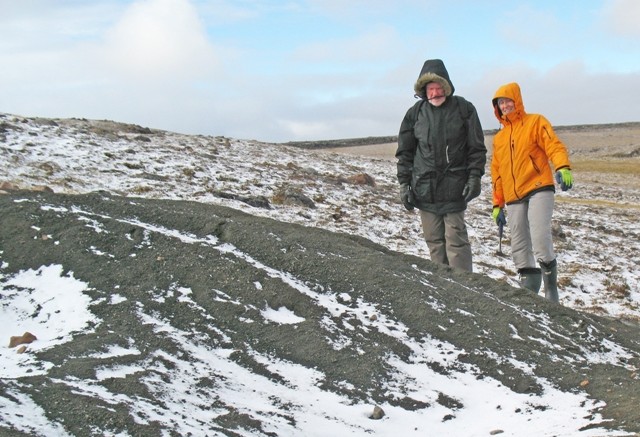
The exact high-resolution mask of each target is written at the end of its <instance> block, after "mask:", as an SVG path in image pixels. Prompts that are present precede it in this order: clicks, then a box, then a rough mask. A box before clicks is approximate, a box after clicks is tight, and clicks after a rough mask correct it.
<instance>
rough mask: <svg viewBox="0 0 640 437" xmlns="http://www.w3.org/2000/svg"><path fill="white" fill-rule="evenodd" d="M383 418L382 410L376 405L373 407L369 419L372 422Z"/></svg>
mask: <svg viewBox="0 0 640 437" xmlns="http://www.w3.org/2000/svg"><path fill="white" fill-rule="evenodd" d="M383 417H384V410H383V409H382V408H380V407H379V406H377V405H376V406H375V407H373V413H372V414H371V416H370V418H371V419H373V420H380V419H382V418H383Z"/></svg>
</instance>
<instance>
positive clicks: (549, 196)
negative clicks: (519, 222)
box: [528, 191, 556, 263]
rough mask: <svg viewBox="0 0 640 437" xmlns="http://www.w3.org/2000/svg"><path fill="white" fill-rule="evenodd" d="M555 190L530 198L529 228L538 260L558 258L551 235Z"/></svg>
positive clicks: (547, 260)
mask: <svg viewBox="0 0 640 437" xmlns="http://www.w3.org/2000/svg"><path fill="white" fill-rule="evenodd" d="M553 205H554V198H553V191H541V192H539V193H536V194H534V195H533V196H531V199H529V211H528V219H529V228H530V229H531V244H532V247H533V253H534V256H535V259H536V260H538V262H540V261H542V262H545V263H548V262H551V261H553V260H554V259H556V254H555V253H554V251H553V236H552V235H551V216H552V215H553Z"/></svg>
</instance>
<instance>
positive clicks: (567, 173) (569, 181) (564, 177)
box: [556, 167, 573, 191]
mask: <svg viewBox="0 0 640 437" xmlns="http://www.w3.org/2000/svg"><path fill="white" fill-rule="evenodd" d="M556 182H558V184H559V185H560V188H561V189H562V191H567V190H568V189H570V188H571V187H573V175H572V174H571V170H570V169H569V168H567V167H565V168H561V169H560V170H558V171H557V172H556Z"/></svg>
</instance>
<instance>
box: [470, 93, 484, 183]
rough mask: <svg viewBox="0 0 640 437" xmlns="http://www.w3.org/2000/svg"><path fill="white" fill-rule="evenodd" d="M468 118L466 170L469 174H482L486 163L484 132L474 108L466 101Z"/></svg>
mask: <svg viewBox="0 0 640 437" xmlns="http://www.w3.org/2000/svg"><path fill="white" fill-rule="evenodd" d="M467 105H468V111H469V119H468V132H467V150H468V155H467V170H468V171H469V174H473V173H475V174H476V175H478V176H482V175H483V174H484V170H485V166H486V164H487V147H486V146H485V144H484V132H483V131H482V125H481V124H480V119H479V118H478V112H477V111H476V108H475V107H474V106H473V104H471V103H470V102H467Z"/></svg>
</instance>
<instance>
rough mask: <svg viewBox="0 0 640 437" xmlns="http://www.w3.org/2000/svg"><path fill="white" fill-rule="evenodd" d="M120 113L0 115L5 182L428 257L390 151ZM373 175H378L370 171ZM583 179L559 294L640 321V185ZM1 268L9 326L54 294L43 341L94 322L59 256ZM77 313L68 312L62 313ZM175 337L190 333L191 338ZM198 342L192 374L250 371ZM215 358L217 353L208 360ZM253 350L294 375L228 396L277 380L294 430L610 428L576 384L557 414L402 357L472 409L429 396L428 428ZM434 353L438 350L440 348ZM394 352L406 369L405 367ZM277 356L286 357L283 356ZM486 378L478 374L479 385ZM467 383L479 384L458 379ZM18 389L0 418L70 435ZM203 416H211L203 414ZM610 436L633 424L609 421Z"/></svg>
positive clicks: (258, 381)
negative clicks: (169, 206)
mask: <svg viewBox="0 0 640 437" xmlns="http://www.w3.org/2000/svg"><path fill="white" fill-rule="evenodd" d="M114 126H115V125H114V124H112V123H109V122H91V121H87V120H58V121H57V123H55V124H54V123H50V122H49V121H48V120H37V119H27V118H23V117H18V116H13V115H0V127H2V128H1V129H0V151H1V153H2V164H1V165H0V183H2V182H5V183H10V184H13V185H14V186H18V187H21V188H38V187H42V186H46V187H49V188H51V189H53V190H54V191H55V192H64V193H87V192H93V191H109V192H112V193H115V194H120V195H125V196H140V197H148V198H167V199H183V200H193V201H197V202H204V203H215V204H221V205H226V206H231V207H233V208H236V209H240V210H243V211H245V212H248V213H250V214H253V215H256V216H265V217H270V218H274V219H277V220H280V221H285V222H294V223H298V224H303V225H306V226H313V227H320V228H324V229H328V230H331V231H337V232H342V233H349V234H355V235H359V236H362V237H365V238H367V239H370V240H372V241H374V242H376V243H379V244H381V245H383V246H386V247H388V248H390V249H392V250H396V251H399V252H404V253H410V254H414V255H418V256H422V257H425V258H428V251H427V249H426V244H425V243H424V241H423V239H422V236H421V229H420V223H419V218H418V216H417V213H415V212H407V211H405V210H404V209H403V208H402V206H401V204H400V203H399V201H398V187H397V182H396V179H395V163H394V161H392V160H389V159H384V158H369V157H365V156H355V155H346V154H339V153H328V152H326V151H313V150H306V149H300V148H294V147H287V146H284V145H271V144H264V143H260V142H257V141H248V140H237V139H226V138H223V137H209V136H187V135H181V134H177V133H171V132H158V131H154V132H147V131H145V130H144V129H137V127H135V126H134V127H131V126H129V127H128V128H127V129H124V130H122V129H120V128H116V127H114ZM364 175H368V176H370V177H371V178H372V179H373V181H374V183H371V179H369V178H367V177H363V176H364ZM575 177H576V186H575V189H573V190H571V191H569V192H566V193H564V192H559V193H558V194H557V207H556V211H555V215H554V226H555V234H556V251H557V255H558V265H559V283H560V296H561V304H563V305H566V306H569V307H573V308H575V309H578V310H580V311H586V312H593V313H596V314H600V315H606V316H610V317H617V318H624V319H627V320H629V322H630V323H636V322H637V321H638V320H640V290H639V285H640V258H639V256H640V255H639V254H640V225H639V224H638V220H637V214H638V205H639V197H640V196H639V193H638V191H637V190H634V189H630V190H628V191H624V190H622V191H621V190H619V189H618V190H616V189H615V187H613V188H612V187H603V186H600V185H598V184H597V183H589V184H585V183H581V179H580V174H579V173H577V174H576V175H575ZM613 191H615V193H614V192H613ZM264 199H266V200H268V202H269V205H270V208H265V207H259V206H257V207H256V206H251V205H252V204H253V205H255V204H256V203H255V201H256V200H258V201H259V200H264ZM311 205H313V206H311ZM490 211H491V201H490V184H489V177H488V176H485V178H484V179H483V193H482V195H481V196H480V197H479V198H477V199H475V200H474V201H473V202H472V203H471V204H470V206H469V209H468V211H467V222H468V226H469V232H470V237H471V241H472V247H473V252H474V269H475V271H476V272H478V273H481V274H485V275H487V276H489V277H491V278H494V279H495V280H498V281H504V282H507V283H510V284H513V285H516V284H517V277H516V274H515V272H514V269H513V264H512V262H511V260H510V258H509V256H508V255H509V254H510V250H509V234H508V230H507V232H506V234H505V236H504V238H503V241H502V244H501V247H502V250H503V252H505V253H506V255H507V256H499V255H497V254H496V252H497V250H498V247H499V244H500V242H499V240H498V234H497V228H496V226H495V224H494V223H493V222H492V220H491V218H490ZM160 232H171V230H164V231H160ZM1 250H2V248H0V259H1V256H2V253H1ZM238 256H240V255H238ZM0 280H1V281H2V286H3V289H2V290H1V293H2V296H1V297H2V307H1V308H0V311H1V312H0V324H1V325H2V326H3V327H7V326H9V327H11V328H12V329H11V332H17V331H20V332H22V331H28V330H29V329H31V327H30V326H28V324H25V320H26V317H23V316H24V315H26V314H29V311H30V308H32V307H34V306H38V305H39V306H40V307H41V308H50V309H46V310H45V311H44V313H45V314H49V315H50V316H51V319H50V321H49V323H54V324H55V325H56V327H55V328H52V327H51V326H50V333H51V335H50V337H51V338H44V339H41V340H42V341H40V342H39V345H38V346H36V347H38V348H47V347H53V346H54V345H55V344H59V343H60V342H63V341H65V338H67V337H68V336H70V335H72V333H73V332H74V331H78V330H82V329H89V326H91V323H89V322H90V321H92V318H93V316H92V314H91V302H88V301H85V300H83V294H82V289H83V287H84V284H82V283H80V282H78V281H75V280H74V279H73V278H72V277H69V276H64V275H62V272H61V269H60V268H59V267H56V266H49V267H43V268H42V269H41V270H40V271H38V272H34V271H25V272H22V273H21V274H19V275H15V276H11V277H5V276H3V275H2V270H1V269H0ZM58 281H64V282H65V284H64V287H65V289H67V290H69V289H70V290H73V291H74V292H73V293H65V295H64V297H62V295H60V294H56V289H57V286H56V283H57V282H58ZM16 287H18V288H22V289H29V290H31V292H30V294H29V299H26V298H25V297H24V295H20V294H19V293H16V291H15V290H16V289H17V288H16ZM256 287H259V284H257V285H256ZM173 292H177V293H183V294H184V299H185V300H186V301H188V300H189V290H173ZM221 298H224V296H221ZM113 304H114V305H117V304H118V296H117V295H114V297H113ZM263 317H264V318H265V319H268V320H271V321H272V322H276V323H291V324H295V323H298V322H299V318H298V317H297V316H296V315H295V314H292V313H289V312H287V311H283V310H279V309H269V308H267V309H265V311H264V313H263ZM69 320H74V323H73V324H69ZM32 322H33V323H37V322H38V321H37V320H36V321H32ZM94 322H95V321H94ZM148 323H155V324H157V325H158V327H159V329H165V328H166V329H169V327H164V328H163V327H162V326H161V325H162V324H163V322H162V321H161V320H152V319H151V318H149V320H148ZM170 335H175V336H181V335H182V333H180V332H170ZM181 341H185V342H188V340H187V339H186V338H182V339H181ZM429 346H430V345H429V344H423V345H414V347H415V348H417V349H415V351H416V353H417V354H418V355H420V354H424V355H425V356H429V355H430V354H431V355H432V354H433V353H432V352H430V349H431V348H430V347H429ZM194 347H195V346H194ZM418 349H420V350H418ZM110 353H111V354H131V355H135V354H136V353H137V352H136V350H135V348H132V349H127V350H124V349H120V350H112V351H110ZM621 353H622V354H623V353H624V352H621V351H618V350H615V349H613V350H612V351H611V354H621ZM200 354H201V356H203V357H208V358H207V359H204V358H203V360H202V362H201V363H200V364H199V365H198V366H196V368H192V369H186V368H185V369H183V371H184V372H185V373H184V375H183V377H184V378H188V377H192V376H193V375H197V374H198V373H200V372H202V373H206V372H209V371H211V369H212V368H213V367H215V368H216V371H218V372H220V373H221V374H227V376H228V377H229V379H231V376H230V375H232V374H235V375H237V373H238V372H243V369H240V368H237V367H234V366H236V365H235V364H232V363H231V362H230V361H229V360H227V359H226V358H227V357H224V356H215V354H212V353H211V351H208V350H204V349H203V350H201V351H200ZM616 357H617V355H616ZM170 359H174V358H170ZM176 359H177V358H176ZM212 359H215V363H212V362H211V361H210V360H212ZM256 359H257V360H262V361H264V364H265V366H267V367H269V368H273V369H274V372H277V373H279V374H282V375H288V378H289V379H290V382H291V385H292V386H293V387H295V388H296V389H295V390H290V391H287V392H283V391H281V387H275V386H271V385H270V384H271V383H270V382H269V381H268V380H266V379H264V378H260V377H257V376H255V375H248V374H247V375H245V376H244V381H245V385H244V386H241V385H236V386H231V385H230V386H229V387H228V390H229V392H228V393H227V394H226V396H230V397H231V396H232V395H233V396H237V397H238V402H242V403H243V404H248V403H250V401H251V400H252V402H255V403H256V404H260V403H261V402H263V401H264V399H263V398H262V396H264V398H265V399H266V398H268V396H269V394H270V393H273V392H277V395H278V396H280V397H281V398H282V399H284V400H285V401H284V402H285V403H286V402H291V403H292V404H295V405H299V406H300V411H298V412H296V413H295V416H296V420H297V423H298V426H299V427H298V429H297V431H298V432H299V431H300V430H302V431H303V435H389V436H391V435H442V433H447V434H449V435H466V436H473V435H488V434H489V432H491V431H495V429H489V428H491V424H494V423H500V427H499V428H501V429H502V430H506V431H505V432H504V433H503V435H514V436H515V435H517V436H552V435H563V436H573V435H575V436H599V435H603V433H604V432H605V431H603V429H602V428H598V429H596V428H594V429H590V430H585V431H578V430H579V429H580V428H582V427H584V426H586V425H589V424H590V423H598V420H597V417H594V416H593V415H592V410H593V409H594V407H595V406H594V405H592V404H591V401H590V400H589V399H587V398H585V396H584V395H583V394H580V393H562V392H560V391H558V390H556V389H554V388H553V387H548V388H547V392H546V394H545V397H544V402H545V403H546V404H547V405H549V406H551V407H552V409H553V410H555V413H556V414H555V415H554V416H553V418H554V419H553V420H551V419H550V418H551V417H552V416H551V415H549V414H545V411H535V409H531V408H530V407H527V405H528V399H527V397H526V396H523V395H519V394H516V393H513V392H511V391H510V390H508V389H506V388H505V387H503V386H498V385H496V384H495V381H491V380H485V381H484V382H480V381H472V380H473V379H474V378H473V377H472V376H471V375H469V374H464V373H461V374H460V375H456V376H454V377H451V378H443V379H442V380H438V379H437V378H436V377H435V376H434V375H431V377H430V376H429V374H428V373H425V372H424V369H421V368H420V366H419V365H415V366H411V368H408V367H407V368H403V369H401V371H402V372H403V374H405V376H407V377H411V378H414V379H415V381H416V387H415V389H416V390H426V387H429V390H434V391H437V387H436V388H434V386H437V385H439V384H442V385H443V386H447V385H448V386H449V388H448V389H447V390H448V391H450V390H451V385H456V384H457V385H458V386H459V390H457V392H458V393H459V396H460V398H461V399H464V402H465V404H466V405H469V406H472V407H470V408H467V409H466V410H465V412H464V413H461V416H462V417H463V419H461V420H457V421H456V425H452V424H451V423H447V422H440V421H435V420H432V419H433V418H430V417H428V414H437V413H434V411H433V410H428V412H427V413H425V414H426V415H425V416H424V417H423V418H422V423H430V426H429V427H428V430H427V429H425V428H422V429H419V427H416V426H415V425H414V422H411V421H408V420H407V417H405V416H404V415H403V412H402V411H400V410H397V411H393V412H392V414H388V417H389V418H392V419H388V420H386V421H385V422H383V423H382V424H376V425H375V427H374V426H373V425H372V424H371V421H370V419H368V414H370V412H371V411H370V410H371V406H370V405H348V403H347V402H346V400H342V399H340V398H339V396H338V395H330V394H329V393H327V392H320V391H318V389H317V387H316V385H315V384H314V381H315V380H316V378H317V375H314V373H313V371H312V370H311V369H307V368H302V367H300V366H296V365H293V364H291V363H289V364H287V363H283V362H279V361H278V362H276V361H273V360H271V359H270V358H269V357H264V356H260V357H258V356H257V357H256ZM429 359H430V360H442V359H443V358H442V356H441V355H440V354H438V356H437V357H435V356H431V357H430V358H429ZM616 359H617V358H616ZM30 360H31V358H29V356H26V355H23V356H17V355H16V354H15V351H13V350H10V349H6V348H2V349H0V372H1V373H2V375H1V377H2V378H3V379H13V378H18V377H20V376H22V375H25V374H26V373H30V372H34V371H43V372H46V370H47V369H46V367H45V368H44V369H43V368H42V366H41V365H39V366H34V363H32V362H30ZM396 364H397V365H398V366H399V371H400V367H401V366H403V365H405V364H403V363H396ZM177 366H178V367H179V366H180V365H179V364H177ZM279 366H286V367H287V368H286V369H282V368H281V369H278V367H279ZM35 369H40V370H35ZM135 371H136V369H134V368H130V369H124V368H122V369H103V370H101V371H100V372H98V376H99V377H101V376H100V375H102V376H103V377H107V375H109V376H113V374H119V375H126V374H127V373H129V372H135ZM465 375H467V376H465ZM234 378H235V377H234ZM465 378H470V380H468V381H467V380H466V379H465ZM241 379H242V378H241ZM66 383H67V384H68V383H70V382H68V381H67V382H66ZM151 384H152V383H151ZM172 384H173V387H171V388H170V389H169V391H170V390H174V391H175V393H176V394H177V393H179V392H180V390H181V388H180V386H179V385H180V381H179V380H175V381H173V382H172ZM478 384H482V385H483V386H482V387H478ZM152 385H153V384H152ZM471 385H473V386H474V387H475V388H477V389H478V390H476V389H475V388H474V389H473V390H467V389H466V388H465V387H467V386H471ZM77 390H78V391H81V392H89V391H90V390H92V387H88V386H84V385H82V383H81V382H79V383H78V387H77ZM443 391H444V390H443ZM18 393H19V391H18V390H16V391H15V393H14V396H13V397H12V396H11V393H7V394H6V395H5V396H2V397H0V407H1V408H0V422H6V423H10V424H13V425H14V426H20V427H22V428H23V431H24V432H30V433H33V434H36V435H66V434H65V432H64V430H63V429H62V428H60V427H59V426H58V425H57V424H54V423H51V422H48V421H47V420H46V416H45V414H44V412H43V411H41V410H40V409H39V408H38V407H37V406H34V413H33V414H34V415H33V417H31V418H30V421H24V420H21V419H17V418H16V417H17V416H16V414H17V413H18V411H19V410H20V409H21V408H24V407H25V406H26V407H29V405H30V404H29V399H25V398H22V397H21V396H20V395H19V394H18ZM7 395H8V396H7ZM489 399H491V400H495V399H500V402H499V403H500V405H501V406H502V408H504V410H505V411H506V410H509V411H513V410H517V409H518V408H521V409H528V410H531V411H529V412H528V414H527V415H509V414H504V413H502V412H501V411H500V410H496V409H495V406H494V405H493V403H491V404H489V403H488V402H487V400H489ZM113 401H114V402H115V401H116V400H113ZM343 401H344V402H343ZM118 402H127V400H121V399H120V400H118ZM131 402H132V404H133V403H134V402H133V400H131ZM263 405H264V404H263ZM29 408H30V407H29ZM136 408H139V409H140V411H139V412H138V413H134V414H139V416H140V417H152V418H153V417H154V415H155V413H154V411H153V410H152V409H151V408H150V409H149V410H145V405H144V404H139V405H137V406H136ZM265 408H266V407H265ZM387 408H388V409H391V407H387ZM256 410H260V405H256ZM389 412H390V411H387V413H389ZM174 413H175V414H176V417H179V416H180V415H185V414H186V415H188V414H189V413H188V412H187V411H183V410H182V407H178V406H176V408H175V410H174ZM213 413H214V412H211V414H213ZM199 419H200V420H205V421H206V417H203V418H199ZM196 423H197V421H196V420H193V421H191V420H190V419H189V420H185V421H183V425H182V428H179V429H177V431H178V432H180V433H184V434H185V435H186V434H187V433H189V432H191V433H193V435H198V434H199V432H198V428H197V425H196ZM485 425H486V426H485ZM453 426H456V428H453ZM272 427H273V428H272V431H273V433H274V434H276V435H294V434H293V432H294V430H293V429H292V428H291V426H290V424H287V423H278V421H277V420H275V419H274V421H273V423H272ZM439 427H440V428H439ZM508 430H512V431H508ZM247 435H248V434H247ZM604 435H609V436H614V435H627V434H625V433H622V432H615V431H608V432H606V434H604Z"/></svg>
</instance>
